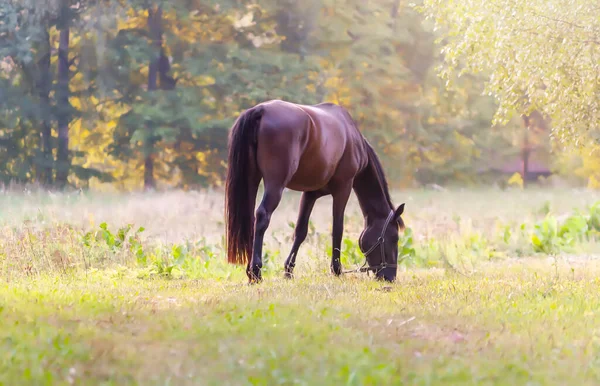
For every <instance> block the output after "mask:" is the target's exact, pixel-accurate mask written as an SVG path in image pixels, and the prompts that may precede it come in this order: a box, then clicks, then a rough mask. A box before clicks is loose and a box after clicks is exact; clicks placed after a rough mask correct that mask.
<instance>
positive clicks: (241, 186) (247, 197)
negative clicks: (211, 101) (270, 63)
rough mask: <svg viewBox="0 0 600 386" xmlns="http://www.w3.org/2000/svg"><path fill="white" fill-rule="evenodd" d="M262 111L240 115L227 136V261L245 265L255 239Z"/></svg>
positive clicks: (258, 109)
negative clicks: (255, 207)
mask: <svg viewBox="0 0 600 386" xmlns="http://www.w3.org/2000/svg"><path fill="white" fill-rule="evenodd" d="M262 114H263V108H262V107H253V108H251V109H248V110H246V111H245V112H243V113H242V114H241V115H240V116H239V117H238V119H237V121H236V122H235V124H234V125H233V127H232V129H231V133H230V135H229V154H228V165H227V179H226V182H225V227H226V243H227V261H228V262H229V263H231V264H247V263H248V261H250V257H251V255H252V242H253V239H254V205H255V201H256V194H257V192H258V185H259V184H260V178H259V177H258V166H257V164H256V144H257V133H258V127H259V124H260V119H261V118H262Z"/></svg>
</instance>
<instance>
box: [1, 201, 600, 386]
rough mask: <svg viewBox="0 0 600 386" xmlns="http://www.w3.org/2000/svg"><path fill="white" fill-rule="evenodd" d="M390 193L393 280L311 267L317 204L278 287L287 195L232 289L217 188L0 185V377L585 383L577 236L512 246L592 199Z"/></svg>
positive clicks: (320, 250) (582, 245)
mask: <svg viewBox="0 0 600 386" xmlns="http://www.w3.org/2000/svg"><path fill="white" fill-rule="evenodd" d="M394 197H395V201H396V202H404V201H405V202H407V216H406V222H407V225H408V226H409V227H410V228H411V231H412V238H411V240H412V241H411V243H408V242H406V243H405V244H403V245H404V248H405V250H407V251H408V250H411V249H412V250H414V251H412V252H410V254H409V255H408V257H407V258H406V260H405V261H404V263H403V265H402V267H401V270H400V273H399V277H398V280H397V282H396V283H394V284H386V283H377V282H375V281H374V280H373V279H372V277H368V276H367V275H365V274H352V275H346V276H344V277H342V278H334V277H332V276H331V275H330V274H329V272H328V266H329V257H328V254H327V251H328V250H330V248H331V245H330V234H329V228H330V224H331V220H330V218H329V217H330V213H331V212H330V207H329V205H330V202H328V201H327V200H323V202H321V203H319V204H318V206H317V209H316V211H315V214H314V217H313V226H312V228H311V231H310V234H309V237H308V239H307V241H306V243H305V245H303V247H302V249H301V254H300V256H299V257H298V263H299V264H298V266H297V267H296V273H297V278H296V279H294V280H292V281H288V280H285V279H283V277H282V276H283V275H282V272H281V268H282V267H281V265H282V262H283V259H284V258H285V257H286V255H287V252H288V248H289V247H290V246H291V236H292V232H293V229H292V227H293V222H294V221H295V217H296V215H297V204H298V195H296V194H288V195H287V196H286V199H285V201H284V203H283V204H282V206H281V207H280V208H279V209H278V213H279V214H278V215H276V216H275V218H274V221H273V225H272V226H271V228H270V231H269V232H268V233H267V240H266V242H267V246H266V248H265V251H266V253H267V264H266V266H265V267H266V272H265V281H264V283H262V284H261V285H257V286H248V285H247V284H246V280H247V278H246V276H245V274H244V271H243V268H242V267H233V266H230V265H228V264H226V262H225V258H224V255H223V249H222V239H221V237H222V233H221V232H222V229H221V227H222V223H219V221H222V202H221V200H222V199H221V197H220V195H218V194H217V193H210V194H199V193H189V194H188V193H180V192H174V193H166V194H153V195H144V196H112V197H108V196H87V195H78V196H72V197H66V196H62V195H58V196H54V197H51V196H44V195H41V194H40V195H38V194H32V195H29V196H27V195H15V194H12V193H11V194H5V195H4V196H1V197H0V201H2V205H3V207H7V208H8V209H7V210H6V211H3V217H2V222H3V224H2V226H3V232H2V234H1V236H0V245H1V249H0V267H1V268H2V273H1V275H0V276H1V277H2V278H3V283H2V285H1V286H0V384H5V385H14V384H32V385H33V384H35V385H42V384H48V385H50V384H52V385H56V384H76V385H81V384H94V385H97V384H113V385H123V384H139V385H150V384H156V385H159V384H160V385H165V384H177V385H186V384H190V385H191V384H194V385H198V384H202V385H223V384H225V385H244V384H249V385H250V384H255V385H273V384H286V385H288V384H304V385H315V384H328V385H340V384H344V385H346V384H347V385H385V384H422V385H425V384H453V385H454V384H507V385H513V384H528V383H529V384H566V383H568V384H597V383H598V382H599V381H600V375H599V373H598V371H600V363H599V362H598V359H597V358H598V354H600V351H599V346H598V344H599V342H600V340H598V339H599V338H598V337H599V336H600V335H599V334H600V330H598V327H597V326H598V325H599V322H600V313H599V312H598V309H599V306H600V295H599V293H600V292H599V290H600V288H599V287H600V279H599V278H600V262H599V261H598V260H596V258H595V254H594V252H595V251H597V249H598V248H597V245H598V242H597V236H596V233H595V231H593V230H588V231H586V233H585V234H583V233H582V234H581V236H582V238H581V239H580V240H579V241H577V242H574V243H572V245H563V244H564V243H566V241H564V240H566V239H563V238H557V237H558V236H552V237H554V238H551V240H553V241H552V242H555V243H557V245H560V246H561V248H562V249H561V250H559V251H558V252H557V253H556V254H546V253H539V252H535V250H534V249H535V248H534V245H533V244H532V239H531V235H532V234H533V233H534V231H535V225H536V224H537V225H539V224H543V223H544V221H547V219H549V218H550V219H551V218H556V219H558V220H557V222H558V223H559V224H565V220H564V219H565V218H567V217H568V216H570V215H572V214H573V213H574V209H576V208H577V209H580V210H581V211H582V213H592V212H590V206H591V205H592V204H593V203H594V202H595V199H596V196H595V195H594V194H593V193H591V192H584V191H582V192H577V194H575V193H574V192H573V191H556V190H553V191H552V190H551V191H533V192H531V193H529V194H528V193H523V192H520V191H507V192H502V191H494V190H489V191H479V192H477V191H463V192H417V191H413V192H405V193H396V194H394ZM534 200H535V201H534ZM547 215H548V216H550V217H547ZM347 218H348V220H347V224H348V225H347V229H348V230H347V234H346V240H347V241H346V242H345V244H344V245H345V246H344V248H343V249H344V264H345V267H346V268H352V267H353V266H354V264H360V263H362V255H361V254H360V253H358V252H357V251H356V244H355V239H354V238H355V237H356V236H357V235H358V232H360V229H361V226H362V217H361V216H360V212H359V211H358V207H357V205H356V203H355V202H352V203H351V205H350V207H349V210H348V217H347ZM104 221H106V226H103V227H102V228H101V227H100V224H101V223H102V222H104ZM289 222H292V224H289ZM127 224H133V226H132V228H131V230H130V231H129V232H127V234H124V236H123V240H124V241H123V242H122V243H121V242H120V241H119V240H120V237H119V229H124V227H125V226H126V225H127ZM191 224H193V225H191ZM141 226H143V227H144V228H146V229H145V230H143V232H141V233H139V234H137V235H136V234H135V231H136V230H138V228H139V227H141ZM521 226H524V228H523V229H521ZM569 229H570V228H569ZM130 237H131V238H130ZM405 237H408V236H405ZM548 237H550V236H548ZM406 240H407V239H405V241H406ZM557 240H558V241H557ZM140 251H141V252H140Z"/></svg>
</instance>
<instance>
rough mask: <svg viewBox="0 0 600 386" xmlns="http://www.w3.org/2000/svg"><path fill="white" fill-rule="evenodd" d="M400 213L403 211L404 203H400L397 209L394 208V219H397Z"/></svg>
mask: <svg viewBox="0 0 600 386" xmlns="http://www.w3.org/2000/svg"><path fill="white" fill-rule="evenodd" d="M402 213H404V204H402V205H400V206H399V207H398V209H396V211H395V212H394V218H395V219H396V220H398V219H399V218H400V215H402Z"/></svg>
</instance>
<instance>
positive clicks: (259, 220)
mask: <svg viewBox="0 0 600 386" xmlns="http://www.w3.org/2000/svg"><path fill="white" fill-rule="evenodd" d="M282 193H283V188H282V187H279V186H275V187H273V186H272V185H271V186H269V185H267V186H266V187H265V193H264V195H263V199H262V201H261V203H260V205H259V207H258V209H257V210H256V219H255V223H254V245H253V251H252V258H251V259H250V261H249V262H248V267H247V268H246V274H247V275H248V280H249V281H250V283H257V282H260V281H262V275H261V269H262V265H263V263H262V248H263V239H264V237H265V232H266V231H267V228H268V227H269V223H270V222H271V215H272V214H273V212H274V211H275V209H277V206H278V205H279V202H280V201H281V195H282Z"/></svg>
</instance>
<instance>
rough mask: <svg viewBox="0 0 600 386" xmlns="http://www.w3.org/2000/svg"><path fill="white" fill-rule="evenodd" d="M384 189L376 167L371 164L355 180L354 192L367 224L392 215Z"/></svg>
mask: <svg viewBox="0 0 600 386" xmlns="http://www.w3.org/2000/svg"><path fill="white" fill-rule="evenodd" d="M383 189H384V187H383V186H382V185H381V184H380V182H379V178H378V177H377V169H376V167H375V165H373V164H372V162H371V161H369V164H368V165H367V167H366V168H365V170H363V171H362V172H361V173H360V174H359V175H358V176H356V179H355V180H354V192H355V193H356V197H357V198H358V203H359V205H360V208H361V210H362V213H363V216H364V217H365V219H366V221H367V223H370V222H371V221H373V220H375V219H382V218H383V219H385V218H386V217H387V216H388V215H389V213H390V210H391V208H390V205H389V203H388V200H387V198H386V195H385V192H384V191H383Z"/></svg>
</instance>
